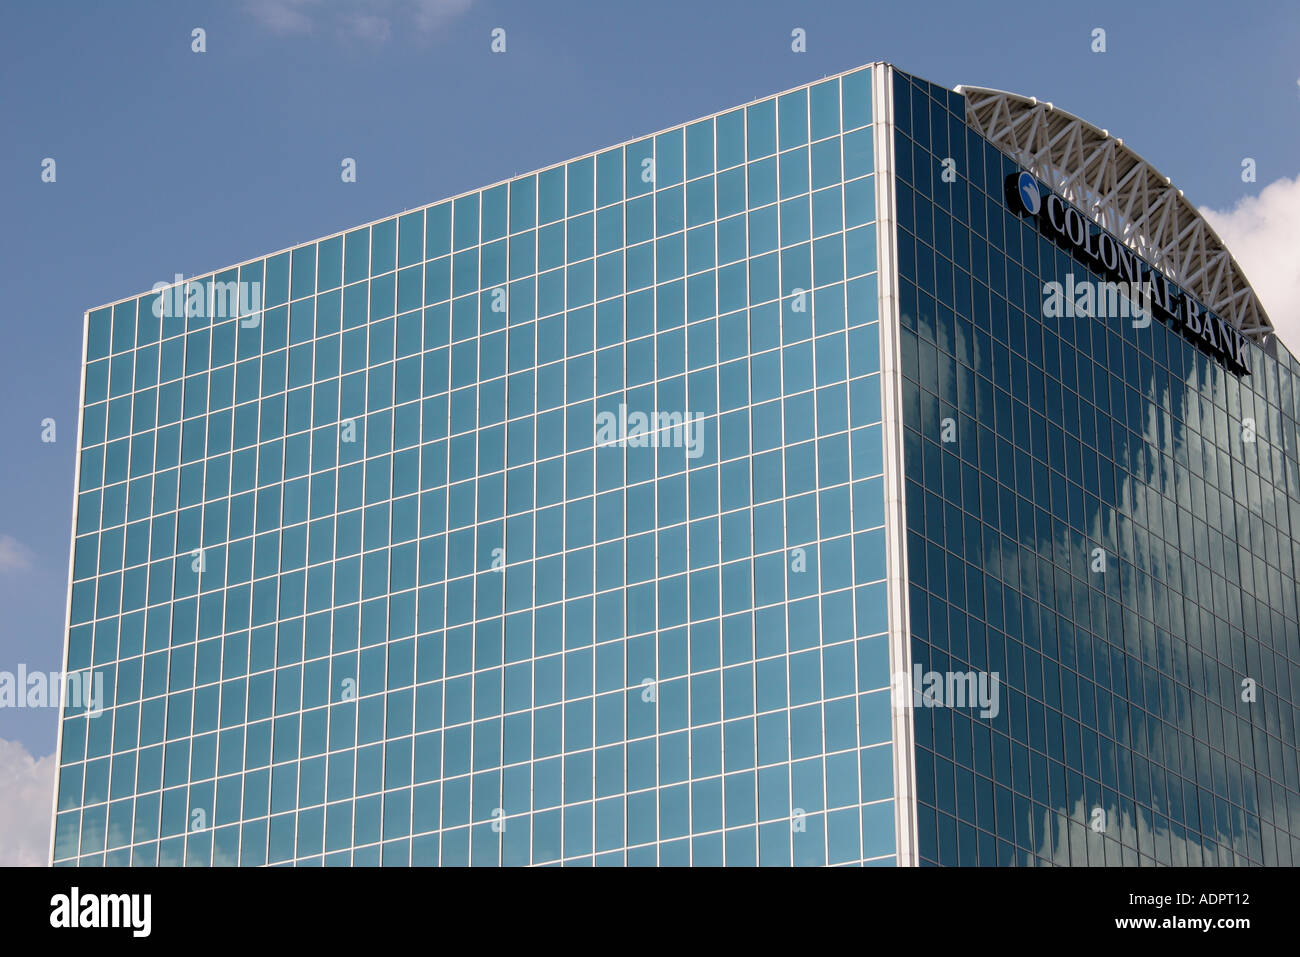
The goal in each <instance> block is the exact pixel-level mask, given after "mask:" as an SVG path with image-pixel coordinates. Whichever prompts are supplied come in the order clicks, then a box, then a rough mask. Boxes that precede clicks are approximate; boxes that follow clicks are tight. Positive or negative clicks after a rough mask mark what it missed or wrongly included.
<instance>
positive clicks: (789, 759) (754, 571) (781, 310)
mask: <svg viewBox="0 0 1300 957" xmlns="http://www.w3.org/2000/svg"><path fill="white" fill-rule="evenodd" d="M778 107H779V98H775V97H774V98H773V100H772V124H773V130H772V135H773V138H774V143H773V149H774V152H773V154H772V163H773V167H774V170H773V172H774V176H775V178H776V205H775V207H774V209H773V211H774V213H775V214H776V230H777V232H776V253H775V255H776V270H777V277H778V278H777V287H776V297H777V298H776V321H777V344H776V357H777V365H778V366H779V368H780V370H781V371H780V382H779V386H778V389H777V399H776V402H777V413H778V415H779V418H780V421H781V424H780V430H781V434H780V440H779V441H778V443H777V446H776V450H777V451H778V452H779V454H780V456H781V496H780V498H779V499H777V502H779V503H780V508H781V577H782V579H783V581H782V582H781V585H782V588H781V593H782V601H781V602H780V606H781V608H782V612H783V614H782V618H783V619H784V621H783V622H782V631H783V632H784V633H785V708H784V710H785V787H786V799H787V800H786V808H787V812H786V840H787V841H788V842H789V848H790V863H791V865H792V866H793V864H794V859H795V855H794V834H795V831H794V811H795V804H794V739H793V736H792V735H791V733H790V720H791V718H792V717H793V708H792V707H791V706H790V698H791V688H790V615H789V612H790V589H789V582H788V580H785V579H786V569H787V568H788V565H787V562H788V561H789V557H790V552H789V540H788V535H789V529H788V528H787V527H786V521H785V503H786V500H787V498H786V496H787V493H786V489H787V488H788V484H787V481H786V475H785V383H786V378H785V348H786V341H785V289H784V288H783V283H782V280H783V279H784V278H785V275H784V273H785V270H784V269H783V268H782V264H781V258H782V257H781V251H782V242H781V241H782V239H783V238H784V237H783V236H782V235H781V116H780V110H779V109H778ZM746 113H748V111H746ZM745 145H746V157H745V158H746V164H745V180H746V195H745V200H746V202H745V208H746V214H745V228H746V232H747V233H748V230H749V212H750V210H751V207H750V204H749V191H748V185H749V184H748V180H749V171H750V169H752V167H753V164H754V161H751V160H750V159H749V155H748V147H749V141H748V136H746V143H745ZM759 162H761V159H760V160H759ZM750 255H751V256H752V255H753V253H752V251H751V253H750ZM809 256H810V262H811V244H810V245H809ZM810 345H811V343H810ZM753 361H754V353H753V350H752V346H751V351H750V355H749V362H748V370H749V373H750V377H749V378H750V382H749V413H750V419H749V456H750V458H749V461H750V467H751V473H750V476H751V477H750V490H751V496H752V494H753V487H754V483H753V471H752V470H753V466H754V465H755V464H756V461H757V459H758V452H757V451H756V450H755V447H754V446H755V440H756V439H757V438H758V436H757V433H756V432H755V430H754V381H753V370H754V365H753ZM813 385H814V389H813V392H812V399H813V414H814V416H815V415H816V409H817V390H816V388H815V385H816V382H815V381H814V383H813ZM753 507H754V509H755V511H757V509H758V506H757V504H754V506H753ZM754 550H756V549H754ZM756 558H757V556H755V559H756ZM750 576H751V580H752V582H753V584H752V585H751V588H752V594H753V598H754V606H755V609H756V610H757V607H758V563H757V561H756V560H754V561H753V562H752V564H751V566H750ZM755 672H756V673H757V668H756V669H755ZM754 705H755V708H757V706H758V700H757V698H755V700H754ZM778 710H780V709H778ZM806 826H807V824H806V821H805V827H806ZM804 833H807V831H805V832H804Z"/></svg>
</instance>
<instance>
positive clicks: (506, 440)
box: [411, 188, 511, 866]
mask: <svg viewBox="0 0 1300 957" xmlns="http://www.w3.org/2000/svg"><path fill="white" fill-rule="evenodd" d="M505 196H506V231H505V236H504V242H505V255H506V265H505V279H504V281H503V282H502V283H501V285H500V286H499V287H494V288H500V289H502V290H503V291H504V293H505V297H506V311H505V324H504V325H503V327H502V329H501V335H502V348H503V349H504V351H505V357H504V362H503V369H504V375H505V379H504V381H503V382H502V388H503V390H504V398H503V403H504V408H503V409H502V413H503V419H504V421H503V422H502V425H501V441H502V456H501V468H502V471H501V616H500V617H501V654H500V658H501V664H500V668H501V677H500V689H501V721H500V723H499V724H498V726H497V763H498V765H499V767H498V768H497V807H498V809H500V811H501V828H502V829H501V831H500V833H499V834H498V836H497V839H496V844H497V846H496V859H497V860H496V862H497V864H498V865H499V866H501V865H504V863H505V844H506V839H505V834H506V828H508V827H509V824H508V823H507V818H508V817H509V815H508V814H507V813H506V810H505V807H506V773H505V768H506V717H505V716H506V666H507V664H508V662H507V661H506V618H507V616H508V605H507V599H506V575H507V574H509V570H510V555H509V553H508V552H507V551H506V527H507V526H508V525H509V523H510V496H509V491H508V489H509V476H510V239H511V231H510V189H509V188H507V189H506V193H505ZM479 283H480V285H481V284H482V276H481V275H480V277H479ZM421 298H423V297H421ZM482 305H483V300H482V294H481V293H480V296H479V308H480V309H482ZM421 391H424V390H423V383H422V384H421ZM477 481H478V480H477V478H476V479H475V488H476V489H477ZM416 632H417V633H418V632H419V627H418V626H417V627H416ZM411 757H412V761H413V762H414V758H415V747H414V740H412V747H411ZM472 765H473V761H472V756H471V767H472ZM411 783H412V786H414V783H415V773H414V767H412V773H411ZM412 794H414V791H412ZM411 808H412V812H414V809H415V805H414V803H412V806H411ZM411 831H412V833H414V831H415V826H414V822H412V826H411ZM493 833H497V832H493ZM471 851H472V848H471ZM471 863H473V859H472V858H471Z"/></svg>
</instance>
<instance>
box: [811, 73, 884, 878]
mask: <svg viewBox="0 0 1300 957" xmlns="http://www.w3.org/2000/svg"><path fill="white" fill-rule="evenodd" d="M868 75H870V74H868ZM843 87H844V85H843V83H840V82H837V83H836V112H837V114H838V116H837V117H836V121H837V122H836V126H837V128H838V130H839V132H838V133H837V134H836V139H837V141H838V144H839V159H840V233H839V235H840V240H841V242H840V262H841V266H842V269H843V277H844V289H843V293H842V295H843V301H844V360H845V369H844V373H845V379H844V381H845V396H844V398H845V401H846V402H848V403H849V412H850V415H849V420H848V427H849V430H848V434H847V435H846V436H845V438H846V440H847V442H848V450H847V451H848V457H849V461H848V466H849V489H848V491H849V601H850V603H851V604H850V617H851V620H852V622H853V628H852V641H851V644H852V649H853V693H852V700H853V740H854V748H853V769H854V771H855V772H856V776H857V781H855V782H854V784H855V790H856V791H857V794H858V799H857V800H856V801H855V802H854V806H853V814H854V816H855V817H856V818H857V820H856V821H855V822H854V826H855V829H856V830H857V832H858V861H859V862H862V861H864V860H866V835H865V834H863V833H862V807H863V794H862V719H861V713H862V709H861V706H860V703H861V692H862V684H861V674H860V673H859V671H858V647H859V646H858V642H859V641H860V639H859V637H858V608H857V592H858V565H857V549H856V547H855V545H856V541H857V531H858V528H857V522H856V521H855V518H856V515H855V514H854V508H853V490H854V487H855V485H856V483H857V481H858V480H857V479H856V473H855V472H854V470H853V433H854V424H853V419H852V409H853V399H852V386H851V385H850V384H849V383H851V382H852V381H853V372H852V359H851V358H850V356H849V349H850V341H851V336H852V331H853V325H852V324H851V322H850V318H849V316H850V313H849V282H850V279H849V269H848V242H847V239H848V232H849V223H848V208H847V206H848V204H847V202H846V201H845V198H844V187H845V183H846V180H845V176H844V134H845V133H846V132H847V131H846V130H845V129H844V89H843ZM810 112H811V107H810ZM872 121H873V122H874V121H875V116H874V115H873V116H872ZM868 127H870V124H868ZM874 172H875V171H874V168H873V171H872V174H871V175H874ZM872 183H873V184H874V183H875V180H872ZM859 228H864V229H867V228H872V229H874V228H875V227H874V226H872V225H870V224H865V225H863V226H862V227H859ZM877 244H879V237H877ZM877 281H879V280H877ZM876 329H877V337H879V329H880V325H879V316H877V325H876ZM859 428H864V429H865V428H867V426H859ZM819 532H820V529H819ZM818 560H819V562H820V556H819V559H818ZM817 567H818V574H820V572H821V565H820V564H818V566H817ZM824 714H825V711H824V706H823V723H824V720H825V718H824ZM824 733H825V728H824V727H823V734H824ZM823 740H824V738H823ZM827 818H828V824H827V832H826V849H827V854H828V861H827V862H828V863H829V853H830V827H829V810H828V812H827Z"/></svg>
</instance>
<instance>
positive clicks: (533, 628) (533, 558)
mask: <svg viewBox="0 0 1300 957" xmlns="http://www.w3.org/2000/svg"><path fill="white" fill-rule="evenodd" d="M533 224H534V225H533V229H534V230H535V231H536V232H537V235H538V239H539V240H540V237H541V231H542V178H541V176H540V175H539V176H538V177H537V183H536V186H535V187H534V189H533ZM541 255H542V250H541V243H540V242H539V241H537V240H534V242H533V272H532V277H531V278H532V289H533V292H532V303H531V308H530V309H529V312H530V313H531V315H532V318H530V319H529V320H528V321H529V323H530V324H531V325H532V339H533V361H532V373H533V401H532V403H531V404H530V407H531V410H532V411H531V412H529V414H528V415H527V416H525V418H531V419H532V436H533V457H532V461H531V462H530V463H529V468H530V469H531V471H532V479H533V483H532V484H533V489H532V496H531V497H530V499H529V504H530V507H529V510H528V515H529V519H528V523H529V525H530V526H531V528H530V530H529V550H530V552H531V553H532V554H531V555H530V558H529V564H530V568H529V571H528V579H529V584H528V595H529V604H528V680H529V682H530V684H531V695H530V698H529V715H528V847H527V849H526V850H527V854H528V863H529V866H532V865H534V864H536V863H537V862H536V861H534V860H533V845H534V844H535V842H536V837H537V808H536V801H537V761H536V759H535V757H536V756H535V755H534V754H533V747H534V745H533V742H534V741H535V740H536V735H537V562H538V554H537V488H538V482H537V467H538V465H539V464H540V461H539V459H540V456H539V454H538V453H539V452H540V449H541V440H540V438H539V433H538V429H539V428H540V425H541V417H540V416H539V415H538V410H537V403H538V400H539V398H540V396H541V390H540V388H539V386H538V372H539V369H538V365H537V357H538V355H539V354H540V353H539V352H538V349H539V344H538V330H539V329H540V328H541V323H540V321H539V320H538V317H537V305H538V302H539V298H538V288H537V284H538V278H539V277H540V275H541V274H540V272H539V271H538V268H539V265H540V263H541ZM506 347H507V349H509V343H508V342H507V344H506ZM506 414H507V416H508V415H509V408H508V407H507V410H506Z"/></svg>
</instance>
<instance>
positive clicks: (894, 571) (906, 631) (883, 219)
mask: <svg viewBox="0 0 1300 957" xmlns="http://www.w3.org/2000/svg"><path fill="white" fill-rule="evenodd" d="M871 90H872V97H871V100H872V103H871V110H872V122H873V123H874V124H875V131H876V132H875V152H876V163H875V173H876V239H877V242H876V249H877V254H876V255H877V257H878V265H879V267H880V286H879V295H880V300H879V309H880V371H881V376H880V392H881V410H882V413H883V415H882V417H881V418H882V423H881V441H882V443H883V446H884V448H883V451H884V462H885V475H884V486H885V489H884V493H885V553H886V573H885V593H886V595H887V596H888V597H887V600H888V602H889V669H890V674H891V676H894V681H893V682H892V683H891V685H892V686H893V687H892V690H891V692H890V693H891V695H893V696H895V698H897V697H898V696H899V695H900V693H901V691H902V689H903V688H907V687H910V686H911V682H910V676H911V673H912V637H911V636H912V629H911V616H910V614H909V611H908V595H907V582H908V575H907V508H906V503H905V501H904V480H903V381H902V371H901V366H902V360H901V358H900V344H899V337H900V329H901V327H900V325H899V314H898V276H897V270H898V232H897V229H898V225H897V220H896V218H895V213H894V209H895V201H894V68H893V67H892V66H889V65H887V64H886V65H880V66H877V67H874V68H873V70H872V75H871ZM899 675H902V676H904V678H903V679H902V685H901V687H899V678H898V677H897V676H899ZM911 705H912V703H911V701H910V700H907V698H906V695H904V696H903V700H895V701H893V702H892V707H891V708H890V712H891V715H892V720H893V731H894V733H893V739H894V832H895V833H894V839H895V845H896V847H895V850H896V853H897V860H898V863H899V865H900V866H916V865H917V864H918V863H919V860H918V855H917V836H916V736H915V733H914V732H913V729H912V707H911Z"/></svg>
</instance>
